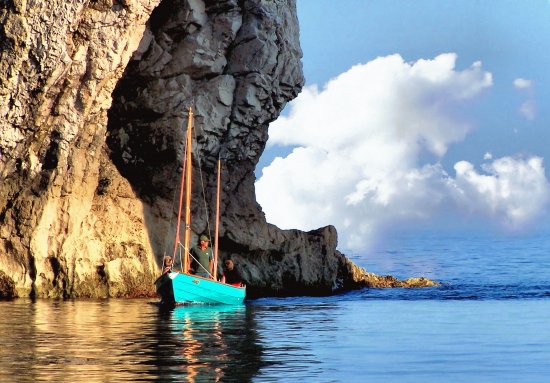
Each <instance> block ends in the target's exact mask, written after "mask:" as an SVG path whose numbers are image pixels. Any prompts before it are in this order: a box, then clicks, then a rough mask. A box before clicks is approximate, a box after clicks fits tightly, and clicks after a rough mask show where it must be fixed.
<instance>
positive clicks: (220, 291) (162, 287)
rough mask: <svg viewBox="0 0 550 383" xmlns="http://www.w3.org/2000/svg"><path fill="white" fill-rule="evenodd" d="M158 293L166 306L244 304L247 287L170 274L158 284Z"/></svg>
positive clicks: (165, 275) (190, 275)
mask: <svg viewBox="0 0 550 383" xmlns="http://www.w3.org/2000/svg"><path fill="white" fill-rule="evenodd" d="M156 287H157V293H158V294H159V295H160V297H161V299H162V303H165V304H186V303H202V304H225V305H239V304H242V303H243V301H244V298H245V296H246V287H244V286H243V287H238V286H233V285H228V284H225V283H222V282H217V281H214V280H213V279H209V278H203V277H199V276H196V275H192V274H182V273H176V272H169V273H166V274H164V275H163V276H162V277H160V278H159V279H158V280H157V282H156Z"/></svg>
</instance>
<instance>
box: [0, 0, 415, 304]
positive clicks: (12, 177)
mask: <svg viewBox="0 0 550 383" xmlns="http://www.w3.org/2000/svg"><path fill="white" fill-rule="evenodd" d="M0 20H1V26H0V80H1V82H0V151H1V153H0V173H1V187H0V223H1V226H0V254H1V257H0V290H1V291H0V297H6V296H14V295H15V296H29V295H30V296H37V297H102V296H111V297H122V296H151V295H153V294H154V290H153V281H154V280H155V278H156V276H157V275H158V273H159V263H160V259H161V258H162V255H163V254H164V253H165V252H168V253H171V249H172V246H173V243H172V238H173V236H174V229H173V226H174V221H175V211H174V204H173V200H174V194H175V192H176V189H177V185H178V182H179V178H180V172H181V165H180V164H181V159H182V155H183V152H182V147H183V137H184V127H185V122H186V119H187V108H188V107H189V106H192V107H193V108H194V113H195V127H196V148H197V153H198V154H200V156H199V157H198V158H201V163H200V169H201V172H202V176H203V182H202V183H201V182H195V184H194V189H193V196H194V205H193V206H192V213H193V216H194V217H195V219H194V221H193V224H192V230H193V232H194V238H193V239H196V235H198V234H200V233H204V232H209V229H212V230H213V228H211V227H210V226H211V222H209V221H211V220H209V219H207V218H206V217H210V218H211V217H212V213H211V212H206V211H205V210H206V209H205V207H204V206H205V204H206V206H214V204H213V200H214V193H215V162H216V160H217V158H218V157H220V158H222V160H223V163H224V169H223V172H224V173H223V185H224V186H223V193H224V197H223V200H222V206H221V213H222V222H221V228H220V254H221V256H222V257H232V258H233V259H235V260H236V263H237V264H238V265H239V266H240V269H241V271H242V274H243V276H244V277H245V279H246V281H247V283H248V286H249V293H250V294H251V295H256V296H257V295H266V294H278V295H287V294H327V293H330V292H333V291H336V290H344V289H350V288H356V287H359V286H404V285H407V283H406V282H402V281H397V280H395V279H392V278H391V277H377V276H374V275H372V274H369V273H366V272H365V271H364V270H362V269H360V268H358V267H357V266H355V265H353V264H352V263H351V261H349V260H348V259H347V258H346V257H345V256H344V255H342V254H341V253H340V252H338V251H337V250H336V244H337V236H336V230H335V229H334V228H333V227H325V228H321V229H318V230H315V231H311V232H307V233H306V232H301V231H298V230H280V229H278V228H277V227H275V226H273V225H270V224H269V223H267V222H266V219H265V217H264V214H263V212H262V210H261V207H260V206H259V205H258V204H257V202H256V199H255V192H254V181H255V178H254V168H255V166H256V164H257V162H258V159H259V157H260V155H261V154H262V151H263V149H264V147H265V144H266V141H267V138H268V133H267V127H268V124H269V123H270V122H271V121H273V120H274V119H276V118H277V116H278V115H279V113H280V112H281V110H282V109H283V107H284V106H285V103H286V102H288V101H289V100H291V99H292V98H294V97H296V95H297V94H298V93H299V92H300V90H301V87H302V85H303V83H304V79H303V74H302V70H301V62H300V59H301V50H300V46H299V40H298V36H299V30H298V22H297V19H296V10H295V4H294V0H278V1H262V0H239V1H237V0H202V1H201V0H163V1H162V2H160V1H159V0H95V1H84V0H72V1H59V0H54V1H49V2H45V3H41V2H27V1H25V0H11V1H5V2H3V3H2V4H0ZM196 161H197V162H195V163H194V167H195V174H199V162H198V160H196ZM202 190H204V191H205V196H206V197H205V199H204V200H203V197H202V195H203V193H202ZM210 231H211V230H210ZM388 278H389V279H388ZM422 283H424V282H421V283H420V284H415V283H414V281H413V283H412V284H408V285H411V286H419V285H422Z"/></svg>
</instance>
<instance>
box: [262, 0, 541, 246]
mask: <svg viewBox="0 0 550 383" xmlns="http://www.w3.org/2000/svg"><path fill="white" fill-rule="evenodd" d="M335 4H336V2H334V1H333V0H331V1H329V0H298V1H297V6H298V19H299V22H300V42H301V46H302V50H303V54H304V57H303V60H302V62H303V70H304V75H305V78H306V85H305V87H304V89H303V90H302V92H301V93H300V95H299V96H298V97H297V98H296V99H295V100H293V101H292V102H290V103H289V104H288V105H287V107H286V108H285V111H284V112H283V114H282V115H281V117H279V118H278V119H277V120H276V121H274V122H273V123H272V124H271V125H270V127H269V140H268V143H267V148H266V151H265V153H264V154H263V156H262V158H261V159H260V163H259V164H258V167H257V171H256V173H257V182H256V195H257V199H258V202H259V203H260V204H261V205H262V208H263V210H264V212H265V214H266V218H267V220H268V221H269V222H271V223H274V224H276V225H277V226H279V227H281V228H283V229H287V228H298V229H302V230H312V229H316V228H318V227H321V226H325V225H328V224H332V225H334V226H336V228H337V229H338V235H339V246H338V247H339V248H340V249H341V250H345V251H346V250H347V251H354V252H361V251H364V250H366V249H368V248H369V247H371V246H373V244H375V243H376V242H377V241H380V238H384V236H385V235H388V233H390V232H395V231H404V232H409V233H413V234H414V233H415V232H416V231H420V230H429V231H431V232H438V231H444V230H461V229H472V228H474V229H479V230H482V229H483V230H490V231H492V232H494V233H496V234H498V235H526V234H529V233H532V232H536V231H541V230H547V231H550V220H549V219H548V218H547V210H548V208H549V203H550V183H549V177H550V175H549V173H548V172H547V171H546V167H547V166H548V162H549V161H550V107H549V106H550V105H549V103H550V75H549V74H548V68H550V1H548V0H526V1H507V0H498V1H497V0H493V1H490V0H485V1H481V0H480V1H475V0H437V1H435V0H415V1H407V0H340V1H338V2H337V6H336V5H335Z"/></svg>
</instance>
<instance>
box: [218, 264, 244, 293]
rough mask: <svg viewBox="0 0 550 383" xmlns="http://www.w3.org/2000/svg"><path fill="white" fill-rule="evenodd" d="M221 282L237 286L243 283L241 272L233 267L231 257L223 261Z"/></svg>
mask: <svg viewBox="0 0 550 383" xmlns="http://www.w3.org/2000/svg"><path fill="white" fill-rule="evenodd" d="M222 282H223V283H227V284H228V285H233V286H238V287H240V286H242V285H243V281H242V278H241V274H240V273H239V271H238V270H237V269H236V268H235V264H234V263H233V261H232V260H231V259H228V260H226V261H225V269H224V271H223V276H222Z"/></svg>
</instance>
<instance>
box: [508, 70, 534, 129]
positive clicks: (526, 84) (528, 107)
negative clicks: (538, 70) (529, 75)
mask: <svg viewBox="0 0 550 383" xmlns="http://www.w3.org/2000/svg"><path fill="white" fill-rule="evenodd" d="M514 86H515V87H516V89H518V90H520V91H525V92H527V100H526V101H524V102H523V103H522V104H521V105H520V107H519V113H520V114H521V115H522V116H523V117H524V118H525V119H527V120H528V121H533V120H534V119H535V117H536V112H537V108H536V105H535V100H534V95H533V82H532V81H531V80H526V79H524V78H516V79H515V80H514Z"/></svg>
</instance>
